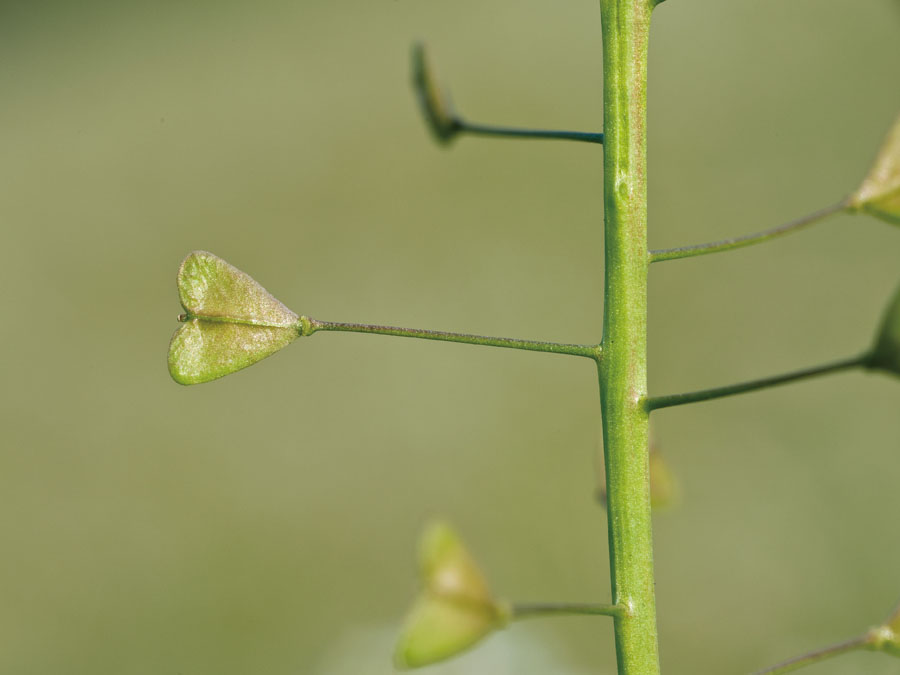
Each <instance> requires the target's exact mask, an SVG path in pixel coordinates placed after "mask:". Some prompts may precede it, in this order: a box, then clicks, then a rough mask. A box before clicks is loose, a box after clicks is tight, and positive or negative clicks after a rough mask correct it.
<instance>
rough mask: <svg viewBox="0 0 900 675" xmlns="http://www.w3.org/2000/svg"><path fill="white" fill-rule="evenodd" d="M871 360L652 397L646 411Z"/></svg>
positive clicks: (863, 358)
mask: <svg viewBox="0 0 900 675" xmlns="http://www.w3.org/2000/svg"><path fill="white" fill-rule="evenodd" d="M870 359H871V354H870V353H869V352H866V353H865V354H862V355H861V356H854V357H853V358H849V359H844V360H843V361H836V362H834V363H828V364H825V365H822V366H816V367H814V368H806V369H804V370H796V371H794V372H791V373H785V374H783V375H775V376H772V377H766V378H762V379H760V380H751V381H750V382H740V383H738V384H730V385H727V386H724V387H714V388H713V389H702V390H700V391H692V392H688V393H686V394H669V395H668V396H653V397H651V398H649V399H647V403H646V405H647V410H659V409H660V408H669V407H671V406H676V405H685V404H687V403H699V402H700V401H711V400H713V399H717V398H724V397H726V396H734V395H735V394H745V393H747V392H751V391H757V390H759V389H768V388H770V387H776V386H778V385H781V384H787V383H788V382H795V381H797V380H805V379H808V378H811V377H818V376H820V375H828V374H831V373H837V372H840V371H843V370H851V369H853V368H861V367H863V366H865V365H866V364H867V363H868V362H869V360H870Z"/></svg>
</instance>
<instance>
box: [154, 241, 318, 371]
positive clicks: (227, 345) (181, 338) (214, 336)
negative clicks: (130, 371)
mask: <svg viewBox="0 0 900 675" xmlns="http://www.w3.org/2000/svg"><path fill="white" fill-rule="evenodd" d="M177 284H178V295H179V296H180V299H181V305H182V306H183V307H184V311H185V313H184V314H182V315H181V316H179V317H178V319H179V321H182V322H183V324H184V325H182V326H181V327H180V328H179V329H178V330H177V331H175V335H173V336H172V341H171V342H170V343H169V373H170V374H171V375H172V379H174V380H175V381H176V382H178V383H179V384H199V383H201V382H209V381H210V380H215V379H217V378H220V377H223V376H225V375H228V374H229V373H233V372H235V371H236V370H240V369H241V368H246V367H247V366H249V365H252V364H254V363H256V362H257V361H259V360H261V359H264V358H266V357H267V356H271V355H272V354H274V353H275V352H277V351H278V350H279V349H281V348H282V347H285V346H286V345H288V344H290V343H291V342H293V341H294V340H295V339H296V338H297V337H299V335H300V330H301V323H300V318H299V317H298V316H297V315H296V314H294V313H293V312H292V311H291V310H289V309H288V308H287V307H285V306H284V305H283V304H281V303H280V302H279V301H278V300H276V299H275V298H274V297H272V296H271V295H270V294H269V292H268V291H266V289H265V288H263V287H262V286H260V285H259V284H258V283H257V282H256V281H255V280H254V279H253V278H251V277H250V276H249V275H247V274H245V273H244V272H242V271H240V270H239V269H237V268H236V267H233V266H231V265H229V264H228V263H227V262H225V261H224V260H222V259H221V258H219V257H217V256H215V255H213V254H212V253H207V252H206V251H194V252H193V253H190V254H189V255H188V256H187V258H185V259H184V261H183V262H182V263H181V267H180V268H179V269H178V278H177Z"/></svg>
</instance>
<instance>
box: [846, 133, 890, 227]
mask: <svg viewBox="0 0 900 675" xmlns="http://www.w3.org/2000/svg"><path fill="white" fill-rule="evenodd" d="M849 208H851V209H854V210H858V211H865V212H867V213H871V214H872V215H873V216H876V217H878V218H881V219H882V220H886V221H888V222H890V223H894V224H896V225H900V117H898V118H897V121H896V122H894V126H893V127H892V128H891V130H890V131H889V132H888V135H887V138H885V140H884V144H883V145H882V146H881V150H880V151H879V153H878V157H877V158H876V159H875V164H874V165H873V166H872V169H871V170H870V171H869V175H868V176H866V179H865V180H864V181H863V182H862V185H860V186H859V189H858V190H857V191H856V192H855V193H853V195H852V196H851V197H850V200H849Z"/></svg>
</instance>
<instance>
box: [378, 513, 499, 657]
mask: <svg viewBox="0 0 900 675" xmlns="http://www.w3.org/2000/svg"><path fill="white" fill-rule="evenodd" d="M419 565H420V574H421V577H422V586H423V589H422V591H421V592H420V594H419V597H418V598H417V599H416V602H415V604H414V605H413V608H412V610H411V611H410V613H409V615H408V616H407V619H406V624H405V626H404V628H403V631H402V633H401V635H400V638H399V640H398V641H397V647H396V650H395V652H394V662H395V663H396V665H397V667H398V668H418V667H420V666H425V665H428V664H431V663H435V662H437V661H442V660H444V659H447V658H450V657H451V656H454V655H456V654H458V653H459V652H461V651H464V650H466V649H468V648H469V647H471V646H472V645H474V644H475V643H476V642H478V641H479V640H481V639H482V638H484V637H485V636H487V635H488V634H490V633H491V632H493V631H494V630H497V629H498V628H502V627H503V626H504V625H506V623H507V621H508V620H509V610H508V609H507V608H506V607H505V605H504V604H502V603H499V602H497V601H496V600H494V599H493V597H492V596H491V593H490V590H489V589H488V586H487V583H486V582H485V579H484V576H483V575H482V573H481V570H479V569H478V566H477V565H476V564H475V561H474V560H473V559H472V557H471V555H470V554H469V552H468V551H467V550H466V548H465V546H464V545H463V544H462V542H461V541H460V539H459V537H458V536H457V534H456V533H455V532H454V531H453V530H452V529H451V528H450V527H449V526H447V525H446V524H443V523H435V524H432V525H431V526H430V527H428V528H427V529H426V531H425V533H424V534H423V536H422V540H421V542H420V547H419Z"/></svg>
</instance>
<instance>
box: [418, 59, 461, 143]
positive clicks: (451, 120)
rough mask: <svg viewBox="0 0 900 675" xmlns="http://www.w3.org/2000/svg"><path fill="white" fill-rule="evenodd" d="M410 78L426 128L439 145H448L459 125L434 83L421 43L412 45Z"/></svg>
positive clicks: (447, 101)
mask: <svg viewBox="0 0 900 675" xmlns="http://www.w3.org/2000/svg"><path fill="white" fill-rule="evenodd" d="M412 76H413V89H415V92H416V97H417V98H418V99H419V105H420V106H421V108H422V114H423V115H424V116H425V121H426V122H427V123H428V128H429V129H430V130H431V133H432V134H433V135H434V137H435V139H436V140H437V141H438V142H439V143H444V144H446V143H449V142H450V141H452V140H453V138H454V137H455V136H456V135H457V134H458V133H459V131H460V123H459V120H458V119H457V118H456V115H455V114H454V113H453V108H452V106H451V105H450V103H449V100H448V98H447V97H446V96H445V95H444V94H442V93H441V90H440V87H439V86H438V84H437V82H436V81H435V78H434V75H433V74H432V72H431V68H430V67H429V65H428V57H427V55H426V53H425V45H424V44H422V43H421V42H420V43H416V44H414V45H413V50H412Z"/></svg>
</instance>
